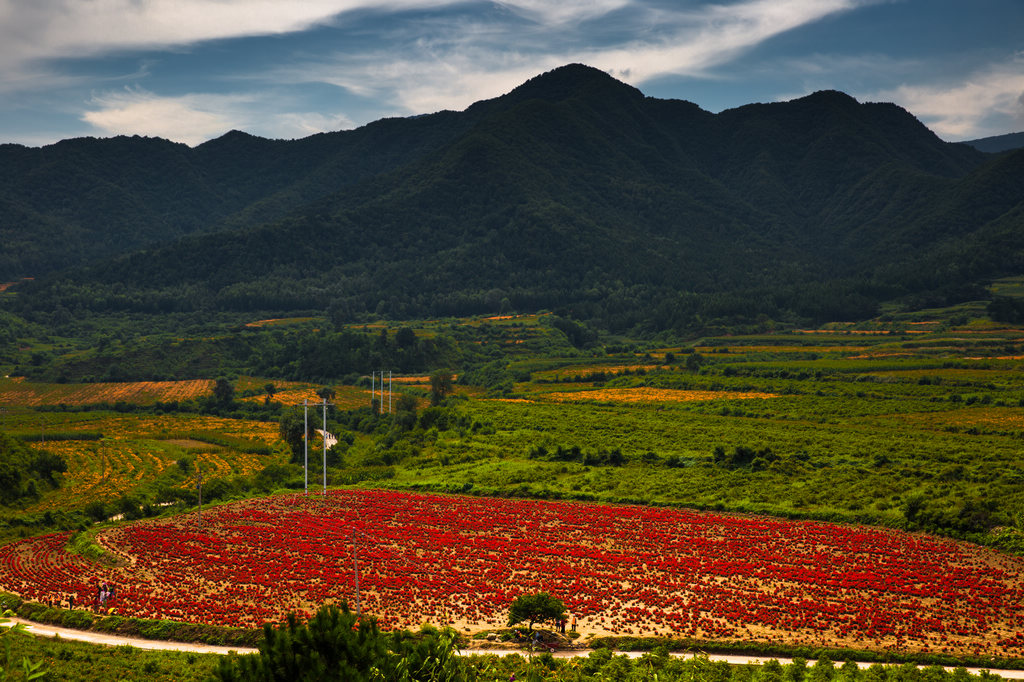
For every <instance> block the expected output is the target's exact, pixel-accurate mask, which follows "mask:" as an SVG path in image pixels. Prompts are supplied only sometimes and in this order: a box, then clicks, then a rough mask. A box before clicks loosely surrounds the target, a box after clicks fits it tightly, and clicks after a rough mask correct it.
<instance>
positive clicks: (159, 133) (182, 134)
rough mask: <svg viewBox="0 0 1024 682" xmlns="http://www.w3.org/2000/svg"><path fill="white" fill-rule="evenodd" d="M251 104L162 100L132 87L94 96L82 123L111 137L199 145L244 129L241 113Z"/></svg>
mask: <svg viewBox="0 0 1024 682" xmlns="http://www.w3.org/2000/svg"><path fill="white" fill-rule="evenodd" d="M249 103H250V101H249V99H248V98H245V97H238V96H231V95H186V96H183V97H160V96H157V95H155V94H153V93H151V92H146V91H145V90H141V89H138V88H128V89H125V90H122V91H120V92H110V93H103V94H98V95H96V96H94V97H93V99H92V101H91V102H90V103H89V104H90V109H89V110H88V111H86V112H85V113H84V114H83V115H82V120H84V121H86V122H87V123H89V124H90V125H92V126H94V127H95V128H97V130H99V131H100V132H102V133H104V134H107V135H145V136H151V137H163V138H166V139H168V140H174V141H176V142H184V143H185V144H189V145H195V144H199V143H200V142H203V141H204V140H208V139H210V138H211V137H216V136H218V135H221V134H223V133H225V132H227V131H228V130H231V129H232V128H235V127H244V125H245V121H244V116H240V115H239V112H241V111H243V110H244V109H245V106H246V104H249ZM239 124H241V125H239Z"/></svg>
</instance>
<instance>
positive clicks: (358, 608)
mask: <svg viewBox="0 0 1024 682" xmlns="http://www.w3.org/2000/svg"><path fill="white" fill-rule="evenodd" d="M352 564H353V565H354V566H355V568H356V616H359V614H360V613H362V611H363V607H362V604H361V603H360V600H359V555H358V554H357V553H356V534H355V533H354V532H353V533H352Z"/></svg>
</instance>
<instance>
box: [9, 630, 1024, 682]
mask: <svg viewBox="0 0 1024 682" xmlns="http://www.w3.org/2000/svg"><path fill="white" fill-rule="evenodd" d="M16 623H21V624H23V625H25V630H26V632H28V633H29V634H30V635H36V636H37V637H57V636H59V637H60V638H61V639H69V640H75V641H79V642H89V643H91V644H102V645H104V646H133V647H135V648H137V649H153V650H159V651H183V652H193V653H197V654H219V655H221V656H226V655H228V654H230V653H237V654H252V653H256V651H257V650H256V649H249V648H245V647H227V646H214V645H212V644H195V643H189V642H169V641H161V640H153V639H140V638H138V637H122V636H120V635H105V634H103V633H100V632H91V631H87V630H72V629H70V628H62V627H57V626H54V625H41V624H39V623H33V622H32V621H28V620H22V619H20V618H7V619H3V620H0V627H11V626H13V625H14V624H16ZM590 652H591V650H590V649H563V650H558V651H555V652H553V654H552V655H553V656H554V657H555V658H579V657H584V656H589V655H590ZM459 653H461V654H463V655H466V656H469V655H472V654H494V655H496V656H506V655H509V654H519V655H521V656H525V655H529V654H528V652H527V651H524V650H522V649H462V650H461V651H460V652H459ZM619 653H623V654H625V655H626V656H629V657H630V658H639V657H640V656H642V655H643V652H640V651H624V652H616V655H618V654H619ZM672 656H678V657H681V658H691V657H693V656H694V654H691V653H685V654H676V653H674V654H672ZM708 659H709V660H711V661H724V662H725V663H728V664H730V665H746V664H748V663H752V664H754V665H760V664H762V663H764V662H766V661H771V660H776V661H779V662H780V663H782V664H783V665H788V664H789V663H792V659H790V658H778V657H759V656H731V655H725V654H708ZM810 663H813V661H811V662H810ZM872 665H873V664H872V663H864V662H858V663H857V667H859V668H861V669H864V668H869V667H871V666H872ZM946 670H950V671H951V670H953V669H952V668H946ZM982 670H987V671H988V672H990V673H993V674H996V675H999V676H1000V677H1003V678H1006V679H1011V680H1024V670H995V669H988V668H967V671H968V672H969V673H971V674H972V675H977V674H978V673H980V672H981V671H982Z"/></svg>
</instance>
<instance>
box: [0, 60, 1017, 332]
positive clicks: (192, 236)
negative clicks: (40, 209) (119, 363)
mask: <svg viewBox="0 0 1024 682" xmlns="http://www.w3.org/2000/svg"><path fill="white" fill-rule="evenodd" d="M122 144H123V141H122ZM146 144H153V143H146ZM139 146H140V147H141V146H142V145H141V144H140V145H139ZM157 146H159V145H157ZM159 148H160V149H163V150H164V153H166V154H168V155H169V156H170V158H171V160H172V161H174V162H175V163H179V164H183V168H184V170H185V172H184V175H183V176H182V177H183V178H184V179H183V180H182V181H181V186H179V187H176V188H174V189H175V191H176V192H177V196H178V197H181V196H183V195H187V194H188V191H189V190H188V187H191V186H192V185H193V184H195V183H206V184H207V186H206V187H205V189H202V190H201V191H199V190H197V193H196V195H195V197H196V202H198V203H197V204H196V206H195V207H194V208H195V211H194V213H197V212H198V210H199V209H200V208H206V209H207V210H209V211H210V213H209V215H211V216H213V220H210V221H208V222H207V223H205V224H201V225H198V226H197V227H195V229H192V230H191V231H188V232H187V233H185V234H175V235H171V236H170V237H168V238H165V239H162V240H161V239H154V241H152V242H151V243H150V244H148V245H146V246H145V247H144V249H143V250H139V249H137V248H136V249H134V255H133V252H131V251H129V252H125V253H122V254H120V255H119V254H117V253H110V254H108V255H107V256H105V257H100V258H96V257H94V256H91V255H88V254H87V255H88V256H89V257H88V258H83V261H89V262H91V264H87V263H86V262H83V263H82V265H81V266H79V267H78V268H77V269H72V270H65V271H64V272H62V273H60V274H59V275H56V274H55V279H54V280H53V281H51V280H50V279H49V278H47V277H45V276H42V277H40V278H39V280H37V282H35V283H32V284H26V285H24V286H23V287H21V289H22V291H23V295H22V297H21V299H22V303H21V304H22V305H24V306H26V309H36V308H38V309H40V310H42V309H52V308H53V307H54V306H64V307H67V308H69V309H73V308H74V307H76V306H77V307H79V308H83V309H97V308H104V307H105V309H129V310H150V311H155V310H161V309H189V310H191V309H231V310H237V309H253V310H255V309H260V310H295V309H302V310H310V309H320V310H327V311H330V310H333V311H334V317H335V318H337V319H357V318H359V317H360V316H365V315H368V314H383V315H390V316H398V317H401V316H407V315H425V316H426V315H444V314H465V313H473V312H488V311H491V310H492V309H493V305H494V304H495V301H496V300H497V301H500V300H506V301H507V302H508V303H509V304H510V305H512V306H513V307H515V308H517V309H521V310H537V309H541V308H548V309H559V310H562V311H564V312H566V313H567V314H572V315H573V316H575V317H578V318H580V319H587V320H593V321H594V322H595V324H602V325H604V326H606V327H608V328H613V329H623V328H629V327H634V326H638V325H639V326H641V327H646V328H649V329H652V330H653V329H658V328H664V327H665V326H666V325H667V326H668V327H673V328H680V327H684V326H686V325H687V324H690V323H692V321H693V320H694V319H697V318H700V319H706V318H708V317H710V316H715V317H737V316H738V317H742V318H745V319H756V318H758V317H760V316H768V317H771V318H774V319H807V318H811V319H824V318H825V317H829V316H833V317H834V316H847V317H856V316H864V315H867V314H870V313H872V312H873V311H874V310H875V309H876V307H877V304H878V302H879V301H880V300H884V299H885V298H892V297H900V296H904V297H907V296H910V297H913V296H920V295H925V294H927V295H928V296H932V297H934V296H939V297H941V296H946V295H954V294H953V293H948V294H944V293H943V292H961V291H964V290H965V287H966V289H969V288H970V286H971V285H972V284H974V283H976V282H977V281H979V280H980V279H982V278H984V277H991V276H994V275H996V274H1000V273H1004V272H1006V271H1007V270H1009V269H1012V268H1016V267H1018V263H1019V260H1020V258H1019V254H1020V252H1021V248H1022V246H1024V244H1021V239H1019V238H1017V237H1016V236H1015V235H1014V234H1013V231H1012V230H1010V231H1009V232H1008V231H1007V228H1006V225H1007V224H1008V225H1011V226H1015V225H1017V222H1016V221H1017V219H1016V218H1013V217H1012V216H1015V215H1016V213H1015V211H1017V210H1018V209H1019V207H1020V205H1021V202H1022V201H1024V191H1018V190H1017V189H1015V188H1014V183H1013V182H1012V181H1013V179H1015V178H1016V174H1017V173H1018V172H1019V171H1018V169H1017V168H1016V166H1014V165H1013V164H1012V163H1010V162H1007V161H1005V160H1003V162H1001V163H1000V161H999V160H998V159H995V160H994V159H993V158H992V157H990V156H989V155H986V154H984V153H981V152H979V151H977V150H974V149H972V148H970V147H968V146H966V145H954V144H950V143H946V142H943V141H942V140H940V139H939V138H938V137H937V136H935V135H934V133H932V132H931V131H930V130H928V129H927V128H926V127H925V126H924V125H923V124H921V123H920V121H918V120H917V119H916V118H915V117H913V115H912V114H910V113H909V112H907V111H905V110H903V109H902V108H900V107H897V106H896V105H892V104H884V103H883V104H878V103H865V104H862V103H859V102H857V101H856V100H855V99H854V98H852V97H850V96H849V95H846V94H844V93H839V92H837V91H822V92H818V93H814V94H812V95H809V96H807V97H803V98H800V99H797V100H793V101H791V102H777V103H770V104H750V105H745V106H744V107H738V108H737V109H731V110H727V111H723V112H721V113H719V114H712V113H710V112H706V111H704V110H702V109H700V108H699V107H697V106H696V105H694V104H692V103H689V102H685V101H682V100H660V99H655V98H650V97H646V96H644V95H643V93H641V92H640V91H639V90H636V89H635V88H632V87H631V86H629V85H626V84H624V83H621V82H619V81H617V80H615V79H614V78H612V77H611V76H608V75H607V74H605V73H603V72H600V71H598V70H596V69H592V68H591V67H586V66H583V65H579V64H574V65H568V66H565V67H560V68H559V69H555V70H553V71H550V72H547V73H545V74H541V75H539V76H537V77H535V78H532V79H530V80H529V81H527V82H526V83H524V84H522V85H520V86H519V87H517V88H515V89H513V90H512V91H510V92H509V93H507V94H505V95H502V96H500V97H496V98H494V99H491V100H486V101H483V102H478V103H475V104H473V105H471V106H470V107H468V108H467V109H465V110H464V111H462V112H451V111H443V112H438V113H435V114H429V115H425V116H420V117H414V118H410V119H383V120H381V121H378V122H375V123H372V124H369V125H367V126H364V127H362V128H359V129H357V130H355V131H343V132H339V133H323V134H320V135H316V136H312V137H310V138H303V139H302V140H296V141H290V142H289V141H269V140H262V139H261V138H255V137H253V136H249V135H248V134H246V133H241V132H231V133H228V134H226V135H225V136H222V137H221V138H217V139H216V140H211V141H209V142H207V143H204V144H203V145H199V146H198V147H196V148H193V149H191V150H190V151H188V152H183V151H182V150H181V149H180V148H178V147H159ZM185 149H186V150H187V149H188V148H185ZM172 152H173V153H172ZM179 153H181V154H183V155H184V156H179ZM128 158H133V157H131V156H129V157H128ZM183 158H184V159H186V161H187V162H186V161H183V160H182V159H183ZM0 161H2V150H0ZM86 165H87V167H89V168H92V167H93V166H88V164H86ZM131 177H134V176H131ZM107 178H108V179H109V175H108V176H107ZM101 179H102V178H101ZM96 182H97V183H98V182H99V180H96ZM1021 185H1022V186H1024V183H1021ZM996 186H998V188H999V189H998V190H995V189H991V188H994V187H996ZM5 189H9V188H8V187H6V186H5V185H3V184H0V210H2V207H3V206H7V205H19V204H18V201H17V197H14V198H11V196H10V192H9V191H8V192H4V191H3V190H5ZM125 191H126V192H127V190H125ZM148 191H149V192H150V193H151V194H152V192H153V190H152V189H149V190H148ZM129 195H130V193H129ZM951 197H952V198H958V199H957V201H956V202H952V203H950V198H951ZM980 197H986V199H985V200H984V202H983V201H982V200H981V199H980ZM159 199H164V197H159V198H158V200H156V203H158V204H159V203H160V201H159ZM4 201H7V202H8V203H6V204H5V203H3V202H4ZM982 203H984V204H985V207H984V211H974V208H976V207H978V206H981V204H982ZM126 205H128V206H129V207H130V206H131V204H130V203H128V204H126ZM162 205H164V206H168V205H169V204H168V203H167V202H166V201H165V203H164V204H162ZM942 207H945V208H942ZM972 211H974V213H975V215H976V216H979V218H977V219H976V220H974V221H973V222H971V220H970V217H969V216H970V215H971V213H972ZM188 215H192V214H191V213H190V214H188ZM965 215H966V216H968V218H967V222H966V223H965V222H964V220H965V218H964V216H965ZM1008 216H1010V217H1008ZM43 217H46V216H43ZM171 217H173V216H171ZM186 217H187V216H186ZM982 217H983V219H982ZM59 219H60V216H56V217H54V216H52V215H51V216H49V217H47V220H51V221H52V220H59ZM166 221H167V222H168V223H169V224H171V223H173V221H172V220H171V218H166ZM1007 221H1009V222H1008V223H1007ZM58 224H59V223H58ZM178 224H179V225H180V224H183V223H182V221H180V220H179V223H178ZM990 226H991V227H990ZM986 230H988V231H986ZM1021 232H1022V233H1024V230H1022V231H1021ZM989 233H991V234H992V235H995V234H998V238H999V239H1000V240H1001V242H1000V243H1001V245H1002V246H1001V249H1000V251H999V253H998V254H996V255H995V256H992V257H988V258H985V259H978V258H974V259H973V261H972V264H970V266H969V267H964V268H962V269H961V271H959V274H958V275H957V278H956V280H955V281H952V280H950V281H944V280H943V279H942V278H941V277H939V276H937V273H936V272H934V271H933V272H919V271H918V270H919V268H918V266H916V265H915V262H930V261H929V259H935V258H940V257H948V255H945V256H943V254H948V253H949V252H950V249H953V248H954V246H955V245H956V244H960V245H961V246H960V247H958V248H961V251H962V252H963V253H971V254H977V253H983V252H984V251H985V242H984V239H987V238H988V237H984V239H983V235H988V234H989ZM993 238H994V237H993ZM2 264H3V261H2V260H0V265H2ZM8 272H9V274H10V275H11V276H12V278H13V275H15V274H18V273H13V272H10V271H9V270H8ZM32 274H37V273H32ZM58 277H59V279H60V280H61V281H62V285H61V286H60V287H55V285H54V283H53V282H54V281H56V278H58ZM98 301H102V305H101V304H100V303H98Z"/></svg>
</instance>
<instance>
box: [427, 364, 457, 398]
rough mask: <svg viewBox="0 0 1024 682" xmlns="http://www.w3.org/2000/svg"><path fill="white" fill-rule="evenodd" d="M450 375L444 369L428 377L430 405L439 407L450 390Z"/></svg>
mask: <svg viewBox="0 0 1024 682" xmlns="http://www.w3.org/2000/svg"><path fill="white" fill-rule="evenodd" d="M452 381H453V379H452V373H451V372H449V371H448V370H446V369H438V370H434V372H433V373H432V374H431V375H430V404H431V405H440V404H441V401H442V400H444V399H445V396H447V395H449V394H450V393H451V392H452V391H453V390H454V389H453V388H452Z"/></svg>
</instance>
